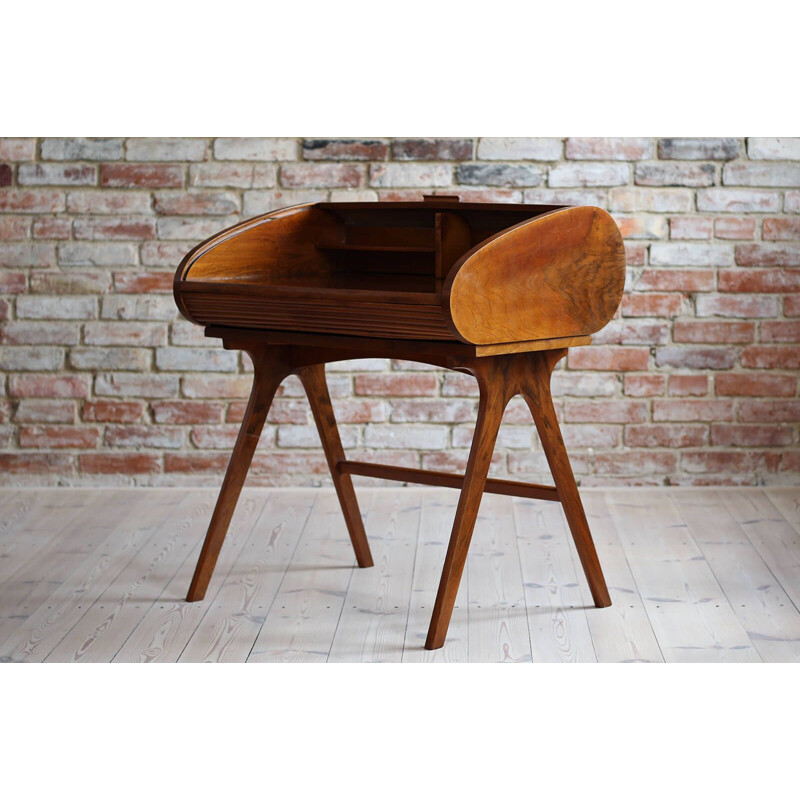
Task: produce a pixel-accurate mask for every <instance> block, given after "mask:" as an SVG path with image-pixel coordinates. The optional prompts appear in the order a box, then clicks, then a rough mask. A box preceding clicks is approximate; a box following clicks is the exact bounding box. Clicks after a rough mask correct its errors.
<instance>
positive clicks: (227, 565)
mask: <svg viewBox="0 0 800 800" xmlns="http://www.w3.org/2000/svg"><path fill="white" fill-rule="evenodd" d="M268 498H269V491H268V490H263V489H261V490H251V491H249V492H245V494H244V496H243V497H242V498H241V500H240V502H239V505H238V507H237V510H236V514H235V515H234V517H233V520H232V522H231V526H230V531H229V534H228V537H227V546H226V547H225V548H223V550H222V553H221V555H220V559H219V561H218V563H217V568H216V570H215V575H214V577H213V578H212V579H211V584H210V586H209V591H208V596H207V599H206V600H205V601H203V602H199V603H186V602H183V592H184V590H185V589H186V584H187V583H188V582H189V579H190V577H191V574H192V570H193V569H194V561H195V557H196V555H197V554H198V553H199V550H200V543H199V542H198V545H197V547H196V548H195V549H194V550H193V551H192V552H191V553H190V554H189V557H188V558H187V559H186V560H185V561H184V562H183V564H181V566H180V567H179V569H178V571H177V572H176V573H175V575H174V576H173V578H172V580H170V582H169V583H168V584H167V586H166V588H165V589H164V591H163V592H162V595H161V597H160V598H159V601H158V603H154V604H153V605H152V606H151V607H150V609H149V610H148V611H147V613H146V614H145V615H144V617H142V619H141V621H140V622H139V624H138V625H137V626H136V628H134V630H133V633H132V634H131V635H130V636H129V637H128V639H127V640H126V641H125V644H124V645H123V646H122V647H121V648H120V650H119V652H118V653H117V654H116V655H115V656H114V658H113V661H115V662H137V663H155V662H173V661H177V660H178V658H179V657H180V655H181V653H182V652H183V651H184V649H185V647H186V645H187V643H188V642H189V639H191V637H192V636H193V635H194V633H195V631H196V630H197V628H198V627H199V626H200V624H201V622H202V620H203V618H204V617H205V615H206V614H207V613H208V612H209V609H211V608H212V606H213V605H214V602H215V600H216V597H217V594H218V592H219V590H220V588H221V587H222V585H223V583H224V582H225V581H226V580H227V578H228V576H229V574H230V571H231V569H232V568H233V565H234V564H235V563H236V560H237V559H238V557H239V556H240V555H241V553H242V551H243V549H244V548H245V545H246V544H247V542H248V541H249V540H250V538H251V537H252V536H258V535H261V534H262V529H261V526H262V525H264V527H265V528H266V527H267V526H268V524H269V522H268V521H267V520H265V519H264V518H263V514H264V511H265V509H266V506H267V501H268Z"/></svg>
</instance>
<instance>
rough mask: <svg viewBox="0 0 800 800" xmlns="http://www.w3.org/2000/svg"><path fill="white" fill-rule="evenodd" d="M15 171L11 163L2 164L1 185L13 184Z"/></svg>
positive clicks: (0, 172)
mask: <svg viewBox="0 0 800 800" xmlns="http://www.w3.org/2000/svg"><path fill="white" fill-rule="evenodd" d="M13 180H14V173H13V171H12V169H11V165H10V164H0V186H11V184H12V182H13Z"/></svg>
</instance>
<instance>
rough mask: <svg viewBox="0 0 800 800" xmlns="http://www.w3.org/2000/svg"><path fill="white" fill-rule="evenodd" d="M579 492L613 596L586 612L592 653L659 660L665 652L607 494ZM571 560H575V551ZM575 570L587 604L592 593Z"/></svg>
mask: <svg viewBox="0 0 800 800" xmlns="http://www.w3.org/2000/svg"><path fill="white" fill-rule="evenodd" d="M581 496H582V499H583V504H584V507H585V509H586V516H587V518H588V520H589V524H590V526H591V528H592V538H593V539H594V543H595V546H596V547H597V554H598V556H599V558H600V562H601V563H602V564H603V571H604V572H605V574H606V576H607V579H608V592H609V595H610V596H611V600H612V603H611V607H610V608H608V609H606V610H605V611H604V612H603V613H602V614H591V613H589V614H587V615H586V621H587V623H588V625H589V632H590V634H591V636H592V643H593V645H594V652H595V656H596V657H597V660H598V661H601V662H611V663H622V662H626V663H629V662H662V661H663V660H664V656H663V655H662V654H661V648H660V647H659V646H658V641H657V640H656V637H655V634H654V633H653V629H652V627H651V625H650V620H649V619H648V617H647V610H646V609H645V606H644V602H643V600H642V597H641V595H640V594H639V587H638V586H637V585H636V581H635V579H634V577H633V573H632V572H631V568H630V564H629V562H628V558H627V556H626V555H625V551H624V550H623V547H622V543H621V542H620V539H619V533H618V532H617V529H616V526H615V525H614V520H613V519H612V518H611V513H610V511H609V509H608V503H607V502H606V494H605V492H601V491H586V492H581ZM573 560H574V561H575V563H578V555H577V551H576V552H575V553H574V557H573ZM576 573H577V578H578V586H579V588H580V591H581V597H582V598H583V601H584V605H586V606H589V605H590V604H591V602H592V595H591V592H590V590H589V587H588V585H587V583H586V579H585V578H584V576H583V575H582V574H581V570H576Z"/></svg>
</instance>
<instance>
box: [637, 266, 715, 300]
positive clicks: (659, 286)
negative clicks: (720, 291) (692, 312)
mask: <svg viewBox="0 0 800 800" xmlns="http://www.w3.org/2000/svg"><path fill="white" fill-rule="evenodd" d="M714 286H715V272H714V270H712V269H645V270H642V274H641V277H640V278H639V280H638V281H637V282H636V291H637V292H648V291H654V290H656V291H658V290H661V291H667V292H713V291H714ZM631 296H633V295H631Z"/></svg>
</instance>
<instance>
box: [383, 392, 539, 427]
mask: <svg viewBox="0 0 800 800" xmlns="http://www.w3.org/2000/svg"><path fill="white" fill-rule="evenodd" d="M475 415H476V408H475V402H474V401H473V400H451V399H447V398H436V399H435V400H396V401H395V402H393V403H392V414H391V421H392V422H470V421H473V420H474V419H475ZM526 421H530V417H528V420H526Z"/></svg>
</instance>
